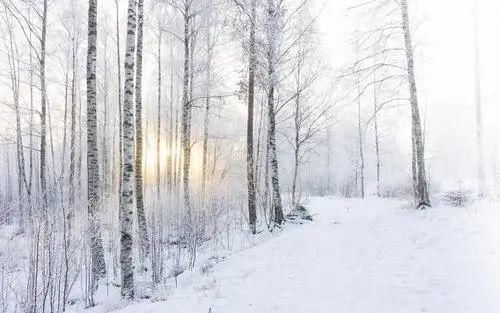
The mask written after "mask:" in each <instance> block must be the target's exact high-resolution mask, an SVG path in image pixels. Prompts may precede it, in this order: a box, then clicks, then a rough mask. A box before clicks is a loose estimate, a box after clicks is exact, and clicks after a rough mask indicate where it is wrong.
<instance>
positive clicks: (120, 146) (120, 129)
mask: <svg viewBox="0 0 500 313" xmlns="http://www.w3.org/2000/svg"><path fill="white" fill-rule="evenodd" d="M118 3H119V1H118V0H115V7H116V62H117V63H116V67H117V74H118V82H117V83H118V90H117V94H118V119H119V127H118V159H119V163H118V170H119V171H118V172H119V173H120V174H119V175H120V179H119V180H118V181H119V183H118V194H119V195H120V196H121V193H122V179H121V175H122V172H123V108H122V105H123V102H122V61H121V57H120V15H119V6H118Z"/></svg>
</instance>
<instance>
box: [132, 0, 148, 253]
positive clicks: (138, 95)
mask: <svg viewBox="0 0 500 313" xmlns="http://www.w3.org/2000/svg"><path fill="white" fill-rule="evenodd" d="M143 15H144V0H139V1H138V6H137V50H136V59H135V61H136V73H135V78H136V81H135V83H136V85H135V131H136V146H135V193H136V206H137V225H138V227H139V239H140V242H139V247H140V252H141V259H144V258H145V257H147V256H148V254H149V240H148V229H147V227H148V225H147V223H146V213H145V212H144V186H143V176H142V175H143V169H142V155H143V144H142V141H143V135H142V48H143V32H144V16H143Z"/></svg>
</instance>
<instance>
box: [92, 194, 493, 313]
mask: <svg viewBox="0 0 500 313" xmlns="http://www.w3.org/2000/svg"><path fill="white" fill-rule="evenodd" d="M409 206H410V205H409V204H407V203H406V202H404V201H400V200H390V199H375V198H372V199H366V200H360V199H350V200H344V199H338V198H314V199H312V200H311V201H310V203H308V205H307V207H308V208H309V209H310V210H311V212H312V213H313V214H314V222H311V223H306V224H304V225H287V226H286V227H285V229H284V230H283V231H282V232H281V233H280V234H278V235H275V236H273V237H272V238H271V239H269V240H266V241H264V242H262V243H260V244H258V245H256V246H254V247H252V248H250V249H247V250H245V251H241V252H239V253H236V254H233V255H231V256H229V257H228V258H226V259H224V260H222V261H221V262H219V263H217V264H215V265H214V266H213V267H212V268H210V270H209V271H208V273H205V274H203V273H201V272H200V271H195V272H187V273H184V274H182V275H181V276H179V286H178V287H177V288H175V287H171V288H168V290H167V291H166V292H165V295H166V299H165V301H158V302H152V301H151V300H140V301H136V302H134V303H131V304H126V303H120V302H119V301H118V302H116V301H115V302H113V301H112V300H109V302H108V303H105V304H101V305H99V306H97V307H96V308H93V309H91V310H88V311H87V312H92V313H94V312H108V311H110V312H115V313H139V312H140V313H164V312H169V313H177V312H179V313H181V312H183V313H185V312H193V313H194V312H203V313H206V312H209V309H210V308H211V312H212V313H229V312H231V313H234V312H238V313H245V312H258V313H266V312H269V313H270V312H280V313H281V312H283V313H299V312H301V313H303V312H315V313H323V312H325V313H326V312H329V313H330V312H338V313H344V312H345V313H370V312H374V313H375V312H377V313H414V312H435V313H446V312H450V313H462V312H471V313H472V312H474V313H478V312H481V313H488V312H491V313H493V312H495V313H498V312H500V210H499V209H500V207H499V205H498V203H493V202H486V201H484V202H476V203H474V204H472V205H470V206H469V207H467V208H454V207H446V206H437V207H434V208H431V209H429V210H425V211H415V210H413V209H408V207H409Z"/></svg>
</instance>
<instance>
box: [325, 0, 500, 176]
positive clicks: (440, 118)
mask: <svg viewBox="0 0 500 313" xmlns="http://www.w3.org/2000/svg"><path fill="white" fill-rule="evenodd" d="M473 1H474V0H417V1H415V0H413V1H409V2H410V10H411V12H410V15H411V18H412V27H413V28H414V29H415V33H414V41H415V44H416V46H417V49H416V51H415V54H416V58H417V76H418V88H419V96H420V104H421V108H422V109H424V108H425V109H426V112H427V114H426V117H427V124H426V125H427V127H426V131H427V136H428V138H427V150H428V151H427V156H428V158H429V166H430V167H431V169H432V174H433V175H434V177H433V178H434V179H436V178H439V179H443V180H445V181H446V180H450V182H451V183H456V181H457V179H468V178H475V173H476V169H475V164H476V163H475V159H476V158H475V157H476V141H475V106H474V88H473V82H474V72H473V69H474V67H473V46H472V43H473V17H472V11H473ZM477 1H478V6H479V28H480V29H479V32H480V35H479V36H480V38H479V40H480V49H481V51H480V54H481V60H480V62H481V75H482V79H481V83H482V87H483V88H482V95H483V111H484V112H483V113H484V127H485V132H486V134H485V147H486V149H485V150H486V151H485V157H486V162H487V163H489V164H487V166H488V169H489V170H495V169H494V168H493V167H494V166H493V163H495V162H493V160H494V159H497V157H496V151H498V146H499V142H498V136H497V133H498V132H499V131H500V127H499V125H500V106H499V101H498V99H499V97H500V91H499V87H500V82H499V81H498V72H499V70H500V60H499V57H498V56H500V37H499V36H498V30H499V29H500V18H499V16H500V13H499V12H500V1H498V0H477ZM320 2H321V3H325V9H324V12H323V14H322V15H321V18H320V30H321V32H322V33H323V36H324V41H325V43H326V45H327V47H328V49H329V51H328V56H329V58H330V61H331V63H332V64H333V65H334V66H335V67H339V66H342V65H343V64H345V62H348V61H349V60H351V56H350V54H351V50H350V47H349V45H348V40H349V38H350V36H351V35H352V32H353V25H355V21H353V19H354V18H355V17H354V15H349V14H348V13H347V8H348V7H349V6H352V5H353V4H356V3H360V0H340V1H325V2H323V1H321V0H320V1H318V3H317V4H318V5H320V4H319V3H320ZM389 114H390V113H389ZM405 118H406V116H402V119H405ZM400 128H401V132H400V136H399V137H400V138H399V140H400V143H401V148H402V149H403V150H408V149H409V148H410V145H409V139H410V138H409V134H408V131H409V126H408V123H407V119H406V120H404V121H403V122H402V124H401V127H400ZM490 177H491V176H490Z"/></svg>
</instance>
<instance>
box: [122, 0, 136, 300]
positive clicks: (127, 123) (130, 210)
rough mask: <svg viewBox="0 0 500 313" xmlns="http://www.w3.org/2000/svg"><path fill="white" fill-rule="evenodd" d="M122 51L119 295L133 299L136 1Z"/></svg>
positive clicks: (131, 5) (130, 9) (131, 7)
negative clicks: (123, 50)
mask: <svg viewBox="0 0 500 313" xmlns="http://www.w3.org/2000/svg"><path fill="white" fill-rule="evenodd" d="M127 12H128V17H127V40H126V47H125V83H124V89H123V105H122V109H123V126H122V129H123V134H122V137H123V139H122V140H123V168H122V173H121V175H122V190H121V197H120V233H121V237H120V265H121V295H122V297H123V298H126V299H132V298H134V265H133V255H132V244H133V237H132V233H133V215H134V176H133V175H134V67H135V64H134V54H135V41H136V28H137V15H136V1H135V0H129V2H128V10H127Z"/></svg>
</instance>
